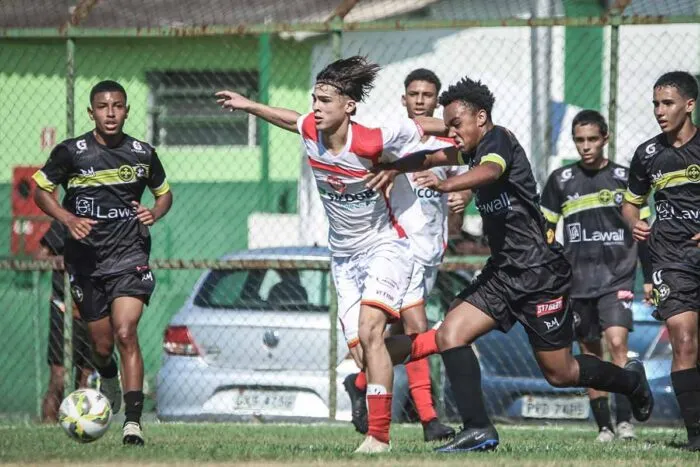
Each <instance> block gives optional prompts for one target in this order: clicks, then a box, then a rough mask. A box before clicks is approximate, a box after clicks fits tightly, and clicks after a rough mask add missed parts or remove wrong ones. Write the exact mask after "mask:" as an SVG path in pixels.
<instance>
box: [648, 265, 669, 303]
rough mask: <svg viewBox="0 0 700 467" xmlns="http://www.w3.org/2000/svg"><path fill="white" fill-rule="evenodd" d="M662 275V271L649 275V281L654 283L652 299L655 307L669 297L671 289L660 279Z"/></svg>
mask: <svg viewBox="0 0 700 467" xmlns="http://www.w3.org/2000/svg"><path fill="white" fill-rule="evenodd" d="M662 273H663V269H659V270H658V271H654V272H653V274H652V275H651V280H652V282H653V283H654V290H653V292H652V294H653V298H652V299H653V302H654V304H655V305H658V304H659V302H663V301H664V300H666V299H667V298H668V296H669V295H671V288H670V287H669V286H668V285H667V284H665V283H664V280H663V278H662V277H661V274H662Z"/></svg>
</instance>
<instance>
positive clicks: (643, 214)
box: [639, 206, 651, 219]
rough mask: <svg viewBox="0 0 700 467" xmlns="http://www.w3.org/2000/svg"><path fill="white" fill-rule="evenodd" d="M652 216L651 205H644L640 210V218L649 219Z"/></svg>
mask: <svg viewBox="0 0 700 467" xmlns="http://www.w3.org/2000/svg"><path fill="white" fill-rule="evenodd" d="M649 217H651V209H650V208H649V206H644V207H643V208H642V209H640V210H639V218H640V219H647V218H649Z"/></svg>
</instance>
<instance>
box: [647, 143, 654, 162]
mask: <svg viewBox="0 0 700 467" xmlns="http://www.w3.org/2000/svg"><path fill="white" fill-rule="evenodd" d="M644 152H646V153H647V155H646V156H644V158H645V159H649V158H650V157H651V156H653V155H654V154H656V143H650V144H648V145H647V147H646V148H644Z"/></svg>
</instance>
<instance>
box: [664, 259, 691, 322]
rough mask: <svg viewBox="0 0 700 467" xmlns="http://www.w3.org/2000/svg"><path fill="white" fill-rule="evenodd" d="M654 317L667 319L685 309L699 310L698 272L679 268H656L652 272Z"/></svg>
mask: <svg viewBox="0 0 700 467" xmlns="http://www.w3.org/2000/svg"><path fill="white" fill-rule="evenodd" d="M652 280H653V284H654V292H653V294H654V304H655V305H656V311H655V312H654V317H655V318H657V319H662V320H664V321H665V320H667V319H669V318H670V317H672V316H675V315H677V314H680V313H684V312H686V311H694V312H696V313H697V312H698V311H700V274H693V273H690V272H687V271H681V270H679V269H658V270H655V271H654V272H653V273H652Z"/></svg>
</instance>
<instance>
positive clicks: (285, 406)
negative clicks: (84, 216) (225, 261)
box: [233, 389, 297, 412]
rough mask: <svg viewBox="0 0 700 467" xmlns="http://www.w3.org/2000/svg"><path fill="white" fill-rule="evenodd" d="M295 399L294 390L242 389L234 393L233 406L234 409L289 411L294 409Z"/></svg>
mask: <svg viewBox="0 0 700 467" xmlns="http://www.w3.org/2000/svg"><path fill="white" fill-rule="evenodd" d="M296 400H297V393H296V392H289V391H261V390H256V389H244V390H243V391H241V392H238V393H236V394H234V396H233V406H234V409H235V410H283V411H290V412H291V411H292V410H294V403H295V402H296Z"/></svg>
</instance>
